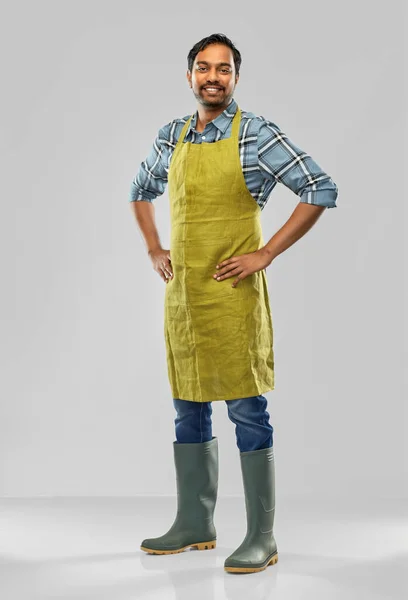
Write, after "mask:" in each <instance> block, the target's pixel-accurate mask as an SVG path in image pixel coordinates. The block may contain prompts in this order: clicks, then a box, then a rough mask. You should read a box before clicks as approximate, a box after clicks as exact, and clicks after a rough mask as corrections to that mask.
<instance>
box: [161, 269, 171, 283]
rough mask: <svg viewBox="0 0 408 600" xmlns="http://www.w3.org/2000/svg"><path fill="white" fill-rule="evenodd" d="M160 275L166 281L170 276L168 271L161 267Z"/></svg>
mask: <svg viewBox="0 0 408 600" xmlns="http://www.w3.org/2000/svg"><path fill="white" fill-rule="evenodd" d="M159 275H160V277H161V278H162V279H163V281H165V282H166V283H167V282H168V281H169V276H168V274H167V273H166V271H165V270H163V269H162V268H161V269H160V271H159Z"/></svg>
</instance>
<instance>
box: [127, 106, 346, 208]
mask: <svg viewBox="0 0 408 600" xmlns="http://www.w3.org/2000/svg"><path fill="white" fill-rule="evenodd" d="M236 110H237V103H236V101H235V100H234V99H232V100H231V102H230V104H229V105H228V107H227V108H226V109H225V110H224V112H222V113H221V114H220V115H218V117H216V118H215V119H214V120H213V121H211V122H210V123H207V125H206V127H205V129H204V131H202V132H198V131H196V130H195V125H196V120H197V111H196V113H195V114H194V116H193V118H192V119H191V123H190V125H189V127H188V128H187V132H186V136H185V140H184V141H185V142H192V143H193V144H201V143H211V142H217V141H218V140H221V139H224V138H228V137H230V135H231V123H232V119H233V117H234V115H235V113H236ZM189 118H190V115H187V116H185V117H183V118H178V119H173V121H171V122H170V123H167V124H166V125H164V126H163V127H162V128H161V129H160V130H159V132H158V134H157V137H156V139H155V141H154V143H153V146H152V148H151V150H150V154H149V155H148V157H147V158H146V160H145V161H143V162H142V163H141V165H140V168H139V171H138V173H137V175H136V176H135V178H134V179H133V181H132V185H131V189H130V192H129V197H128V200H129V202H134V201H138V200H147V201H149V202H152V201H153V200H154V199H155V198H157V196H160V195H161V194H163V192H164V191H165V189H166V184H167V174H168V171H169V165H170V160H171V156H172V154H173V151H174V148H175V147H176V143H177V140H178V138H179V136H180V133H181V130H182V128H183V125H184V124H185V123H186V121H187V120H188V119H189ZM239 156H240V160H241V166H242V172H243V174H244V177H245V181H246V185H247V188H248V190H249V192H250V193H251V195H252V196H253V198H254V199H255V200H256V202H257V203H258V204H259V206H260V208H261V210H263V208H264V206H265V204H266V202H267V200H268V198H269V196H270V194H271V192H272V190H273V188H274V187H275V186H276V184H277V182H278V181H279V182H280V183H283V184H284V185H286V186H287V187H288V188H289V189H291V190H292V191H293V192H294V193H295V194H297V195H298V196H299V197H300V202H306V203H308V204H316V205H319V206H325V207H327V208H336V198H337V194H338V188H337V185H336V184H335V183H334V181H333V180H332V179H331V177H329V175H327V174H326V173H325V172H324V171H322V169H321V168H320V167H319V165H318V164H317V163H316V162H315V161H314V160H313V159H312V158H311V156H309V155H308V154H306V152H304V151H303V150H301V149H300V148H298V147H297V146H295V144H294V143H293V142H291V140H289V138H288V137H287V135H286V134H285V133H283V132H282V131H281V130H280V128H279V127H278V126H277V125H276V124H275V123H273V122H272V121H268V120H266V119H265V118H264V117H262V116H260V117H258V116H256V115H254V114H253V113H251V112H247V111H244V110H241V124H240V131H239Z"/></svg>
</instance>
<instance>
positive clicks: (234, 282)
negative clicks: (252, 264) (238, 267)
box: [231, 272, 246, 287]
mask: <svg viewBox="0 0 408 600" xmlns="http://www.w3.org/2000/svg"><path fill="white" fill-rule="evenodd" d="M245 277H246V275H244V274H243V272H242V273H241V274H240V275H238V277H237V278H236V279H234V281H233V282H232V286H231V287H237V285H238V283H239V282H240V281H241V280H242V279H245Z"/></svg>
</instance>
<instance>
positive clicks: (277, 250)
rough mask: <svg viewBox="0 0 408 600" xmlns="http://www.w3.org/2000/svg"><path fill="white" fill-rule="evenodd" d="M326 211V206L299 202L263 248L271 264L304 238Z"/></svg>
mask: <svg viewBox="0 0 408 600" xmlns="http://www.w3.org/2000/svg"><path fill="white" fill-rule="evenodd" d="M324 210H326V209H325V207H324V206H315V205H312V204H306V203H305V202H299V204H298V205H297V207H296V208H295V210H294V211H293V213H292V214H291V216H290V217H289V219H288V220H287V221H286V223H285V224H284V225H283V226H282V227H281V228H280V229H279V230H278V231H277V232H276V233H275V234H274V235H273V236H272V237H271V239H270V240H269V242H268V243H267V244H265V246H264V247H263V248H262V252H264V253H265V254H266V255H267V256H268V258H269V260H270V262H272V261H273V260H274V258H276V257H277V256H278V255H279V254H281V253H282V252H284V251H285V250H287V249H288V248H289V247H290V246H292V244H294V243H295V242H297V240H299V239H300V238H301V237H303V236H304V235H305V233H307V232H308V231H309V229H310V228H311V227H312V226H313V225H314V224H315V223H316V221H317V219H318V218H319V217H320V215H321V214H322V213H323V211H324ZM269 264H270V263H269Z"/></svg>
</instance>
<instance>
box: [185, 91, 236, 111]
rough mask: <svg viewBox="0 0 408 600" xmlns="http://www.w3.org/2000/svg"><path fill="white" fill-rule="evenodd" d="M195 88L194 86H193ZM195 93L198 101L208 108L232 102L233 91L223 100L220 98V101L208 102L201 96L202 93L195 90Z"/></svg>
mask: <svg viewBox="0 0 408 600" xmlns="http://www.w3.org/2000/svg"><path fill="white" fill-rule="evenodd" d="M191 89H192V90H193V88H191ZM193 94H194V96H195V99H196V100H197V102H199V103H200V104H202V105H203V106H207V107H208V108H217V107H219V106H224V105H225V106H228V104H229V103H230V102H231V99H232V96H233V95H234V94H233V91H232V92H231V94H229V95H228V96H224V98H223V99H222V100H220V101H219V102H208V101H207V100H206V99H205V98H204V97H203V96H201V95H200V94H196V93H195V91H194V90H193Z"/></svg>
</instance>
